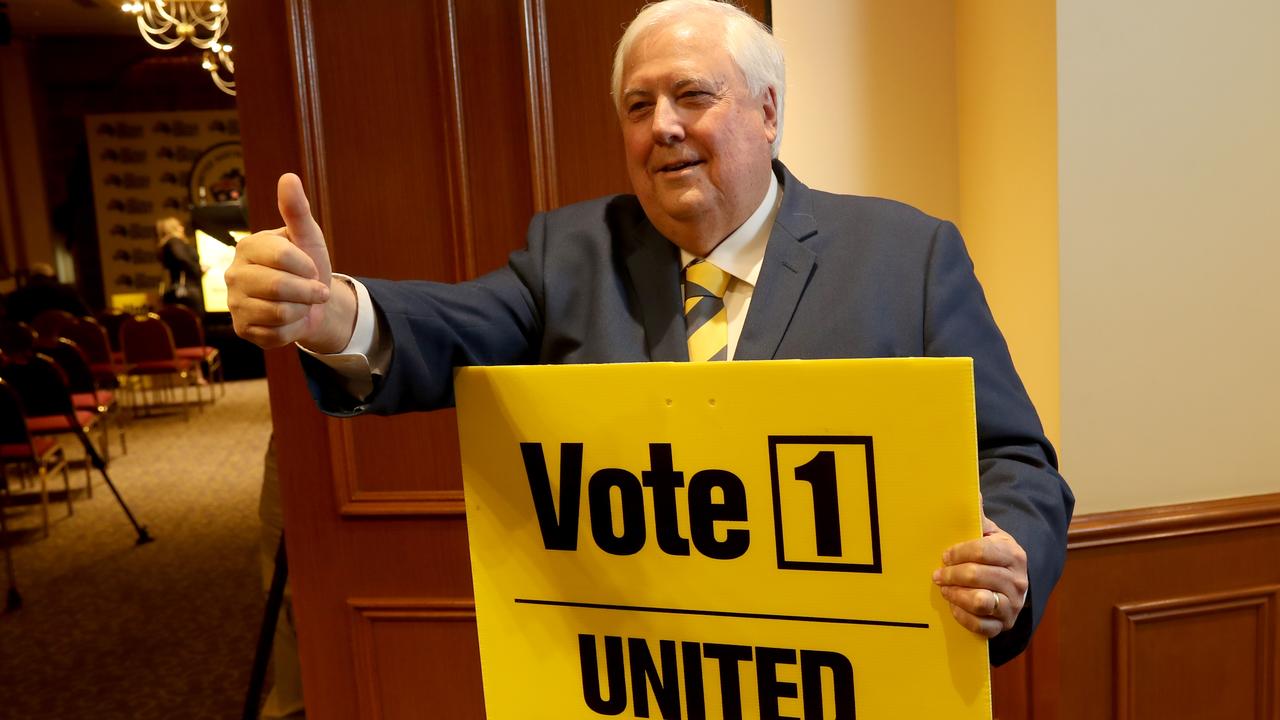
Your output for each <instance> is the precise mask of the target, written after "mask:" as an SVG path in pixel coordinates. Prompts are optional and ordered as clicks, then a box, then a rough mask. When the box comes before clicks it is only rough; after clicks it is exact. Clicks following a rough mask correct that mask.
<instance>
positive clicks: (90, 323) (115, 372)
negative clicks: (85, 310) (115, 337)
mask: <svg viewBox="0 0 1280 720" xmlns="http://www.w3.org/2000/svg"><path fill="white" fill-rule="evenodd" d="M61 336H62V337H64V338H66V339H68V340H70V341H71V342H73V343H75V344H76V347H78V348H80V352H83V353H84V355H85V357H86V358H88V360H89V368H90V369H91V370H92V371H93V376H94V378H95V379H97V381H98V386H99V387H102V388H105V389H108V390H117V389H119V388H120V376H122V375H124V374H125V370H126V368H127V366H126V365H125V364H124V361H123V360H119V359H117V358H116V357H115V355H114V353H112V352H111V340H110V338H109V337H108V336H107V329H106V328H104V327H103V326H102V324H101V323H99V322H98V321H97V320H94V319H93V318H91V317H83V318H77V319H76V321H75V322H74V323H72V324H71V325H67V326H65V327H63V328H62V333H61Z"/></svg>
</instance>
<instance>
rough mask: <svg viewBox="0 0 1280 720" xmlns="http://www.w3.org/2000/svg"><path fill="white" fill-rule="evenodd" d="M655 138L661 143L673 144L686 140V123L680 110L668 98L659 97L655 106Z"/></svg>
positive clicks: (655, 140)
mask: <svg viewBox="0 0 1280 720" xmlns="http://www.w3.org/2000/svg"><path fill="white" fill-rule="evenodd" d="M653 140H654V142H656V143H658V144H659V145H672V144H674V143H678V142H680V141H681V140H684V123H683V121H682V120H681V118H680V111H679V109H678V108H677V107H676V106H675V103H673V102H671V101H670V100H668V99H667V98H658V100H657V102H656V103H654V107H653Z"/></svg>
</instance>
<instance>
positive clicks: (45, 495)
mask: <svg viewBox="0 0 1280 720" xmlns="http://www.w3.org/2000/svg"><path fill="white" fill-rule="evenodd" d="M39 474H40V514H41V515H42V516H43V518H44V537H49V486H48V484H47V483H46V477H45V476H46V475H47V472H46V470H45V467H44V465H43V464H41V465H40V473H39Z"/></svg>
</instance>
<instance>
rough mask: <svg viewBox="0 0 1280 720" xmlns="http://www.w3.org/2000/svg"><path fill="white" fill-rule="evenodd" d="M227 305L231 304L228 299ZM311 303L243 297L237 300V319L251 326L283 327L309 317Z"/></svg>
mask: <svg viewBox="0 0 1280 720" xmlns="http://www.w3.org/2000/svg"><path fill="white" fill-rule="evenodd" d="M227 305H228V306H230V305H231V301H230V299H228V302H227ZM309 312H311V305H309V304H306V303H293V302H271V301H269V300H259V299H258V298H241V299H238V300H236V301H235V316H234V318H235V320H236V322H237V323H239V324H241V325H243V326H245V327H249V326H255V325H257V326H262V327H282V326H285V325H292V324H294V323H296V322H298V321H299V320H302V319H304V318H306V317H307V313H309Z"/></svg>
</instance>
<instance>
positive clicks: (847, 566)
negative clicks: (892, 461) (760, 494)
mask: <svg viewBox="0 0 1280 720" xmlns="http://www.w3.org/2000/svg"><path fill="white" fill-rule="evenodd" d="M779 445H862V446H863V448H864V450H865V452H866V458H867V506H868V507H869V508H870V511H871V563H869V564H868V563H833V562H817V561H810V560H787V559H786V556H785V553H786V551H785V548H783V545H782V488H781V485H780V484H779V479H778V446H779ZM769 476H770V483H771V485H772V489H773V532H774V545H775V557H776V558H777V562H778V569H779V570H823V571H827V572H856V573H876V574H880V573H883V572H884V568H883V566H882V563H881V557H880V513H879V508H878V505H877V499H876V463H875V456H874V454H873V452H872V441H871V436H870V435H770V436H769Z"/></svg>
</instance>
